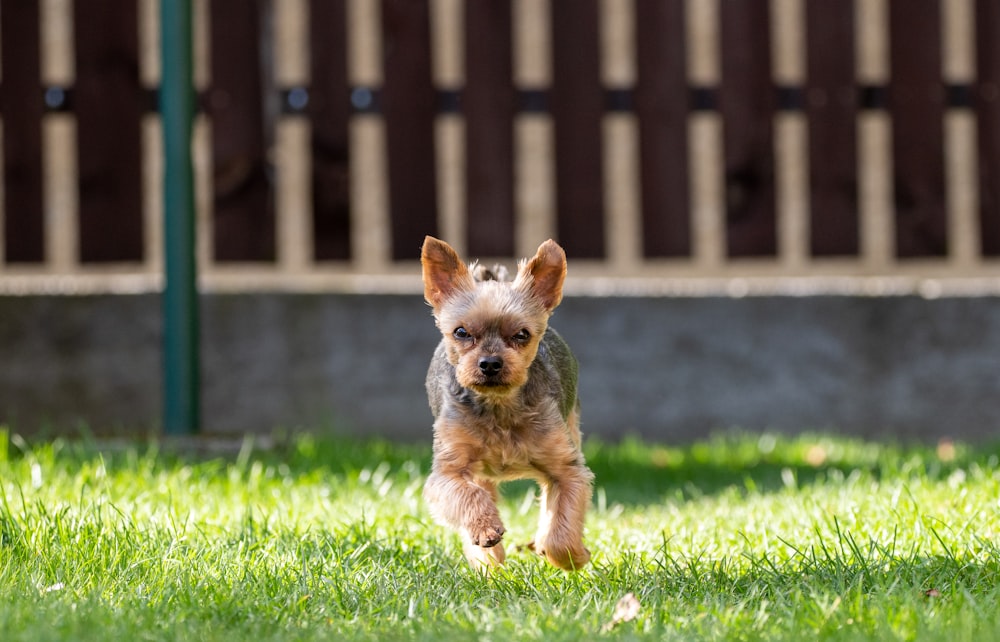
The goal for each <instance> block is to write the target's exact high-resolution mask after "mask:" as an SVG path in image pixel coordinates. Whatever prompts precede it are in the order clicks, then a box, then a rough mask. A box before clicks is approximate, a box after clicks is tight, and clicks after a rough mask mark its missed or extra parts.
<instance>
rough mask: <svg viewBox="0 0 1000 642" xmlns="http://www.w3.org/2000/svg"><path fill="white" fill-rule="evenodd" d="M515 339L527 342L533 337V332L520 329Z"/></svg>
mask: <svg viewBox="0 0 1000 642" xmlns="http://www.w3.org/2000/svg"><path fill="white" fill-rule="evenodd" d="M513 338H514V341H517V342H518V343H527V341H528V339H530V338H531V333H530V332H528V331H527V330H518V331H517V332H515V333H514V337H513Z"/></svg>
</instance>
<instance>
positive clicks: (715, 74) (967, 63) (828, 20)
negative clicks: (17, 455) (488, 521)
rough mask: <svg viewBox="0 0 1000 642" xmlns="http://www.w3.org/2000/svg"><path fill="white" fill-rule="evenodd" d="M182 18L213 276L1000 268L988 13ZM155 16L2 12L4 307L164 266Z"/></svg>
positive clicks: (474, 11)
mask: <svg viewBox="0 0 1000 642" xmlns="http://www.w3.org/2000/svg"><path fill="white" fill-rule="evenodd" d="M199 6H200V10H199V11H200V12H199V14H198V24H199V34H200V40H199V43H200V44H199V49H198V52H199V61H200V71H199V72H198V74H199V79H200V80H199V99H200V108H201V118H200V120H201V125H200V130H199V131H200V134H199V135H200V136H201V138H199V140H198V142H197V145H198V146H199V147H198V149H199V150H201V152H200V154H201V155H199V156H197V158H196V160H197V161H198V169H199V172H200V175H201V176H202V180H201V183H200V185H201V186H202V191H203V192H207V193H203V195H202V198H201V199H200V202H201V212H200V216H201V220H202V226H201V229H202V232H203V235H204V236H205V237H207V240H206V241H205V244H206V245H205V247H204V248H203V250H202V257H201V258H202V263H203V266H204V267H205V269H206V270H208V271H209V272H211V271H212V270H215V269H217V268H219V269H223V268H225V266H226V265H228V264H241V265H242V264H246V263H253V264H255V265H257V266H258V267H259V268H261V269H265V270H266V269H268V266H272V265H273V266H274V267H276V268H281V269H284V270H285V271H286V272H287V271H289V270H291V271H292V272H295V273H301V272H303V271H305V272H308V271H310V270H313V269H315V268H324V266H325V268H324V269H333V270H338V269H340V270H355V271H374V272H378V271H392V270H393V269H394V265H395V264H396V263H397V262H399V261H411V260H413V259H414V258H415V256H416V254H417V248H418V247H419V245H420V243H421V240H422V238H423V236H424V235H425V234H437V235H442V236H445V237H448V238H449V240H452V241H453V242H455V244H456V245H458V246H459V247H460V248H461V249H463V250H464V251H466V252H468V253H469V254H472V255H479V256H496V257H504V256H513V255H518V254H523V253H524V252H525V251H526V249H527V250H530V248H531V247H532V244H533V243H537V241H538V240H539V239H538V238H537V236H538V235H541V234H545V233H548V234H551V235H553V236H555V237H556V238H558V239H559V240H560V242H561V243H562V244H563V245H564V246H565V247H566V249H567V251H568V253H569V254H570V256H571V257H575V258H577V259H594V260H596V261H598V262H599V264H600V265H602V266H603V267H602V268H600V269H602V270H605V271H607V272H609V273H612V274H632V273H642V274H652V275H657V274H664V275H671V274H680V275H701V274H730V275H731V274H737V273H741V272H744V271H746V270H751V271H752V270H764V271H765V272H767V273H768V274H776V275H784V274H816V273H827V272H834V273H849V274H893V273H896V272H898V271H900V270H902V271H905V270H908V269H911V268H912V266H914V265H917V266H920V269H921V270H924V271H925V272H929V273H935V274H938V273H939V274H942V275H958V276H961V275H983V274H988V273H989V272H990V271H991V270H993V269H994V268H996V267H997V258H998V257H1000V44H997V43H998V42H1000V4H998V3H997V2H995V1H993V0H856V1H855V2H850V1H845V2H829V1H826V0H771V1H766V0H712V1H708V0H705V1H702V0H694V1H690V0H689V1H685V0H601V1H599V0H547V1H544V2H543V1H541V0H518V1H508V0H477V1H469V2H464V1H462V0H433V1H432V0H350V1H348V0H270V1H264V2H245V1H242V0H211V1H210V2H206V3H199ZM67 7H73V9H72V10H71V11H70V9H67ZM70 13H71V14H72V15H69V14H70ZM155 14H156V11H155V2H152V1H151V0H88V2H79V1H77V2H75V3H66V2H58V1H54V0H48V1H46V2H38V1H36V0H3V5H2V8H0V56H2V66H0V71H2V76H0V118H2V138H3V146H2V150H3V172H2V179H3V180H2V192H3V199H2V220H3V225H2V232H0V234H2V244H0V248H2V249H0V252H2V261H0V280H2V279H3V278H4V275H5V274H8V275H10V274H24V273H28V274H30V273H32V271H33V270H34V271H38V272H40V273H51V272H53V271H57V272H59V271H62V272H67V273H73V272H79V271H87V270H89V269H91V268H99V267H100V266H103V265H105V264H114V265H116V266H118V267H119V268H120V269H122V270H126V271H128V270H132V271H140V272H155V271H156V270H157V269H158V268H159V261H160V259H159V256H160V250H159V249H158V244H159V238H160V236H159V231H158V229H157V228H158V219H157V212H158V211H159V210H158V205H157V198H158V196H157V195H158V194H159V193H160V192H161V191H162V186H161V185H160V184H159V183H158V180H159V177H158V174H157V171H158V170H159V167H160V165H159V163H160V162H161V161H160V160H159V157H158V153H159V151H158V150H159V148H158V142H157V139H156V119H155V109H156V89H157V88H156V74H157V71H156V70H157V68H158V67H157V65H158V60H157V56H158V53H157V49H156V43H155V38H153V36H154V35H155V33H156V27H155ZM59 25H62V26H59ZM67 25H68V26H67ZM67 32H68V33H67ZM66 36H70V37H68V38H67V37H66ZM47 60H48V62H46V61H47ZM53 60H55V61H56V62H53ZM59 60H62V66H61V67H60V64H59V62H58V61H59ZM43 63H44V64H43ZM150 123H152V124H150ZM67 156H68V158H69V160H68V161H67V158H66V157H67ZM539 168H540V171H539ZM60 190H62V191H60ZM67 190H68V191H69V193H68V194H66V193H63V192H65V191H67ZM748 260H749V261H748ZM130 266H131V267H130Z"/></svg>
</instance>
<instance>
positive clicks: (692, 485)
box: [585, 432, 1000, 506]
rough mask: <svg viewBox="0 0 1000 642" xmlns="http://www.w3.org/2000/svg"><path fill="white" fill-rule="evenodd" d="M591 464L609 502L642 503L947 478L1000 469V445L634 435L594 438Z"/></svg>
mask: <svg viewBox="0 0 1000 642" xmlns="http://www.w3.org/2000/svg"><path fill="white" fill-rule="evenodd" d="M585 450H586V454H587V463H588V465H589V466H590V467H591V469H592V470H593V471H594V474H595V476H596V478H597V482H596V484H597V485H598V486H601V487H603V488H604V490H605V493H606V495H607V500H608V502H617V503H620V504H624V505H626V506H628V505H643V504H649V503H656V502H660V501H663V500H664V499H666V498H677V499H690V498H696V497H703V496H707V495H713V494H717V493H720V492H729V491H731V490H733V489H736V490H739V491H742V492H764V493H766V492H777V491H780V490H782V489H785V488H789V487H791V488H798V487H803V486H809V485H813V484H816V483H822V482H826V481H837V480H844V479H847V478H850V477H851V476H856V475H867V476H869V477H871V478H873V479H881V478H883V477H888V476H904V477H912V476H919V477H923V478H927V479H931V480H934V479H941V478H945V477H947V476H948V475H950V474H951V473H953V472H954V471H955V470H957V469H961V468H966V467H968V466H970V465H974V464H975V465H980V466H983V467H988V468H995V467H996V466H997V465H998V461H1000V444H993V445H987V446H978V447H972V446H970V445H967V444H960V443H959V444H956V443H953V442H950V441H942V442H941V443H939V444H937V445H936V446H928V445H926V444H923V445H921V444H914V445H903V444H899V443H894V442H875V441H864V440H860V439H854V438H848V437H841V436H836V435H832V434H803V435H799V436H795V437H788V436H777V435H774V434H770V433H764V434H750V433H738V432H730V433H721V434H719V435H716V436H713V437H710V438H708V439H706V440H704V441H699V442H695V443H693V444H688V445H684V446H668V445H663V444H653V443H648V442H644V441H641V440H638V439H632V438H628V439H625V440H623V441H622V442H620V443H617V444H607V443H602V442H600V441H597V440H591V441H589V442H588V443H587V444H586V447H585Z"/></svg>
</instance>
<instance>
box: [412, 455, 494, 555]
mask: <svg viewBox="0 0 1000 642" xmlns="http://www.w3.org/2000/svg"><path fill="white" fill-rule="evenodd" d="M424 497H425V498H426V499H427V503H428V504H429V505H430V507H431V511H432V512H433V513H434V516H435V517H436V518H437V519H438V520H440V521H442V522H444V523H445V524H447V525H449V526H451V527H452V528H455V529H457V530H458V531H459V532H461V533H462V537H463V540H464V542H463V550H464V552H465V556H466V557H467V558H468V560H469V562H470V563H471V564H472V565H473V566H475V567H477V568H483V567H489V566H495V565H497V564H502V563H503V561H504V558H505V553H504V548H503V544H501V543H500V540H501V539H502V538H503V534H504V531H505V529H504V526H503V522H502V521H501V520H500V511H499V510H498V509H497V504H496V502H497V489H496V485H495V484H493V483H492V482H490V481H487V480H484V479H476V478H474V477H473V476H472V475H471V473H469V472H468V470H467V469H462V468H458V469H454V468H452V467H450V466H439V465H438V462H435V466H434V470H433V472H431V474H430V476H429V477H428V478H427V484H426V485H425V486H424Z"/></svg>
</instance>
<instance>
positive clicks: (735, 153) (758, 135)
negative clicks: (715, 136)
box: [719, 0, 777, 257]
mask: <svg viewBox="0 0 1000 642" xmlns="http://www.w3.org/2000/svg"><path fill="white" fill-rule="evenodd" d="M769 4H770V3H768V2H734V1H732V0H726V1H723V2H721V3H720V5H719V24H720V33H721V37H720V42H721V49H722V51H721V68H722V84H721V86H720V88H719V110H720V112H721V114H722V118H723V150H724V151H723V153H724V157H725V172H726V225H727V230H726V236H727V247H728V253H729V256H732V257H747V256H774V255H775V254H776V253H777V230H776V227H775V225H776V218H775V209H776V202H775V177H774V171H775V170H774V140H773V133H774V124H773V122H772V121H773V118H774V108H775V99H774V86H773V83H772V81H771V44H770V24H771V20H770V7H769Z"/></svg>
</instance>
